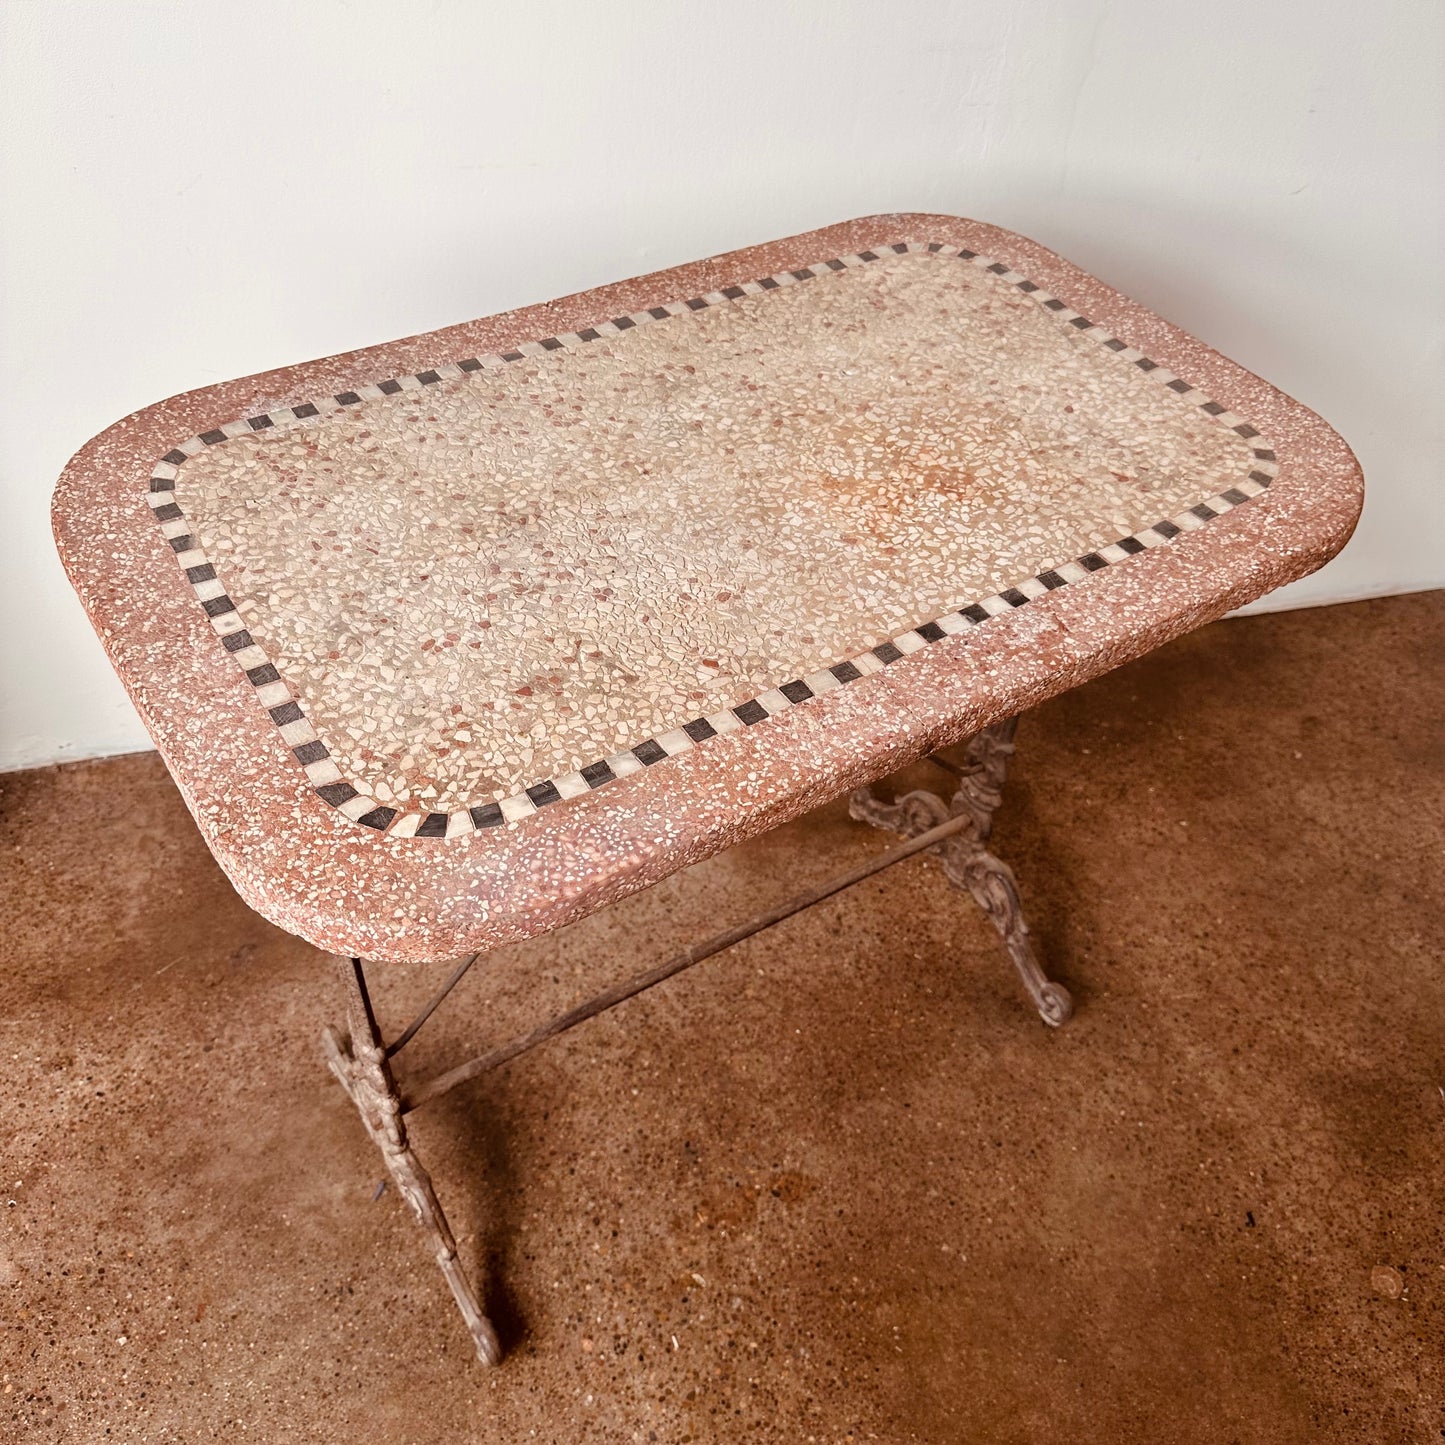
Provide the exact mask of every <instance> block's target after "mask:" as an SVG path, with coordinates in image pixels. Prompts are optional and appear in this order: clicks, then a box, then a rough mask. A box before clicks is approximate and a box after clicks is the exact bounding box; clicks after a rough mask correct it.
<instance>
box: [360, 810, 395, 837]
mask: <svg viewBox="0 0 1445 1445" xmlns="http://www.w3.org/2000/svg"><path fill="white" fill-rule="evenodd" d="M394 817H396V809H395V808H373V809H372V810H371V811H370V812H369V813H363V814H362V815H361V816H360V817H359V818H358V819H357V820H356V821H357V822H358V823H361V824H363V825H364V826H365V827H367V828H375V829H376V831H377V832H378V833H384V832H386V830H387V829H388V828H389V827H391V820H392V819H393V818H394Z"/></svg>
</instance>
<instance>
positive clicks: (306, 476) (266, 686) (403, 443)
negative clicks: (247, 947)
mask: <svg viewBox="0 0 1445 1445" xmlns="http://www.w3.org/2000/svg"><path fill="white" fill-rule="evenodd" d="M1236 264H1237V263H1236ZM1219 284H1225V283H1224V282H1220V283H1219ZM1361 495H1362V489H1361V479H1360V474H1359V469H1358V467H1357V465H1356V463H1355V460H1354V457H1353V456H1352V455H1351V453H1350V450H1349V448H1348V447H1347V446H1346V445H1345V443H1344V442H1343V441H1342V440H1341V439H1340V437H1339V436H1338V435H1337V434H1336V433H1335V432H1333V431H1332V430H1331V429H1330V428H1329V427H1328V426H1327V425H1326V424H1325V423H1324V422H1322V421H1321V420H1320V418H1319V417H1317V416H1315V415H1314V414H1313V413H1312V412H1310V411H1309V410H1307V409H1306V408H1305V407H1303V406H1302V405H1300V404H1299V403H1298V402H1295V401H1293V400H1291V399H1290V398H1289V397H1286V396H1284V395H1283V394H1282V393H1280V392H1279V391H1277V390H1275V389H1274V388H1273V387H1271V386H1269V385H1268V384H1266V383H1265V382H1263V381H1261V380H1260V379H1259V378H1258V377H1256V376H1254V375H1252V374H1251V373H1249V372H1247V371H1245V370H1243V369H1242V368H1241V367H1239V366H1236V365H1235V364H1233V363H1232V362H1230V361H1227V360H1226V359H1225V358H1223V357H1222V356H1220V355H1218V354H1217V353H1216V352H1214V351H1211V350H1210V349H1209V348H1208V347H1206V346H1204V345H1203V344H1202V343H1201V342H1199V341H1196V340H1195V339H1194V338H1192V337H1190V336H1188V335H1186V334H1185V333H1183V332H1182V331H1180V330H1178V329H1177V328H1175V327H1173V326H1170V325H1169V324H1168V323H1166V322H1164V321H1162V320H1160V319H1159V318H1158V317H1156V316H1154V315H1153V314H1152V313H1150V312H1149V311H1147V310H1145V309H1144V308H1143V307H1142V306H1139V305H1137V304H1135V303H1133V302H1131V301H1129V300H1127V299H1126V298H1125V297H1124V296H1122V295H1120V294H1119V293H1118V292H1117V291H1114V290H1112V289H1110V288H1109V287H1107V286H1105V285H1104V284H1103V283H1102V282H1100V281H1098V280H1096V279H1094V278H1093V277H1091V276H1089V275H1087V274H1086V273H1084V272H1082V271H1080V270H1078V269H1077V268H1076V267H1074V266H1071V265H1070V264H1068V263H1067V262H1065V261H1063V260H1062V259H1060V258H1059V257H1058V256H1056V255H1054V254H1053V253H1052V252H1050V251H1047V250H1045V249H1044V248H1043V247H1041V246H1039V245H1037V244H1036V243H1034V242H1032V241H1029V240H1027V239H1025V238H1024V237H1021V236H1018V235H1015V234H1013V233H1011V232H1008V231H1003V230H1000V229H998V228H996V227H992V226H988V225H983V224H980V223H978V222H973V221H966V220H961V219H957V218H955V217H950V216H928V215H887V216H871V217H867V218H865V219H862V220H858V221H851V222H848V223H845V224H843V225H839V226H833V227H829V228H827V229H824V230H820V231H813V232H810V233H808V234H805V235H801V236H794V237H790V238H789V239H787V240H783V241H776V242H773V243H771V244H768V245H763V246H756V247H752V248H750V249H747V250H742V251H735V252H731V253H729V254H727V255H723V256H716V257H712V258H710V259H708V260H705V261H699V262H695V263H693V264H690V265H685V266H679V267H676V268H674V269H672V270H668V271H661V272H657V273H655V274H653V275H650V276H645V277H639V278H636V279H633V280H629V281H623V282H619V283H617V284H615V285H611V286H605V287H600V288H598V289H596V290H593V291H588V292H583V293H581V294H579V295H576V296H571V297H567V298H565V299H563V300H559V301H554V302H550V303H548V304H546V305H541V306H533V307H528V308H524V309H522V310H519V311H512V312H508V313H506V314H504V315H500V316H493V317H488V318H486V319H484V320H481V321H475V322H470V323H466V324H463V325H460V326H454V327H450V328H448V329H445V330H441V331H434V332H430V333H428V334H426V335H423V336H417V337H412V338H409V339H406V340H403V341H396V342H391V343H388V344H385V345H381V346H377V347H373V348H369V349H367V350H364V351H356V352H351V353H348V354H346V355H342V356H335V357H328V358H326V359H324V360H321V361H313V362H309V363H306V364H304V365H300V366H295V367H290V368H285V369H283V370H280V371H274V372H269V373H266V374H264V375H259V376H253V377H247V378H244V379H242V380H239V381H233V382H227V383H225V384H222V385H218V386H211V387H206V388H203V389H201V390H199V391H193V392H189V393H186V394H185V395H183V396H179V397H174V398H172V399H171V400H169V401H165V402H161V403H159V404H158V405H156V406H153V407H150V408H147V409H146V410H144V411H141V412H138V413H136V414H135V415H133V416H130V417H127V418H125V419H124V420H123V421H121V422H118V423H117V424H116V425H115V426H113V427H111V428H110V429H109V430H107V431H106V432H104V433H103V434H102V435H100V436H99V437H97V438H95V440H93V441H92V442H90V443H89V444H88V445H87V446H85V447H84V448H82V450H81V451H80V452H79V453H78V454H77V455H76V456H75V458H74V459H73V460H72V461H71V463H70V464H69V466H68V467H67V468H66V471H65V473H64V475H63V476H62V478H61V481H60V483H59V485H58V487H57V489H56V493H55V498H54V503H53V515H54V524H55V533H56V538H57V542H58V545H59V548H60V552H61V556H62V558H63V560H64V563H65V566H66V569H67V571H68V572H69V574H70V577H71V580H72V582H73V583H74V585H75V587H76V590H77V591H78V592H79V594H80V596H81V599H82V600H83V602H84V604H85V607H86V609H87V611H88V612H89V614H90V617H91V620H92V622H93V623H94V625H95V627H96V630H97V631H98V633H99V634H100V636H101V638H102V640H103V641H104V643H105V646H106V648H107V650H108V652H109V654H110V657H111V660H112V662H113V663H114V665H115V667H116V670H117V671H118V673H119V674H120V676H121V678H122V679H123V681H124V683H125V685H126V687H127V689H128V690H129V692H130V695H131V697H132V699H133V700H134V702H135V704H136V706H137V707H138V709H139V710H140V713H141V716H142V717H143V718H144V720H145V722H146V725H147V726H148V728H149V729H150V731H151V734H152V736H153V737H154V738H155V741H156V744H157V746H158V747H159V749H160V751H161V753H162V755H163V757H164V758H165V760H166V763H167V765H168V766H169V768H170V770H171V772H172V774H173V776H174V777H175V779H176V782H177V784H178V785H179V787H180V789H181V792H182V793H183V795H184V797H185V799H186V802H187V804H188V806H189V807H190V810H191V812H192V814H193V815H194V816H195V819H196V821H197V823H198V824H199V826H200V828H201V831H202V833H203V834H204V835H205V838H206V841H207V843H208V844H209V845H210V847H211V849H212V851H213V852H214V853H215V855H216V857H217V859H218V860H219V861H220V863H221V865H222V867H223V868H224V869H225V870H226V872H227V874H228V875H229V876H230V878H231V880H232V881H233V883H234V884H235V885H236V887H237V888H238V889H239V891H240V892H241V894H242V896H243V897H244V898H245V899H246V900H247V901H248V902H249V903H250V904H251V905H252V906H253V907H254V908H256V909H257V910H258V911H259V912H261V913H262V914H264V915H265V916H266V917H267V918H269V919H271V920H272V921H273V922H275V923H277V924H279V925H280V926H282V927H283V928H287V929H289V930H291V931H292V932H294V933H297V934H300V935H301V936H303V937H305V938H307V939H309V940H310V941H311V942H313V943H315V944H317V945H318V946H320V947H322V948H325V949H329V950H333V951H336V952H341V953H347V954H357V955H362V956H365V957H368V958H379V959H391V960H429V959H437V958H442V957H454V956H456V955H458V954H460V953H463V952H469V951H471V950H473V949H478V948H489V947H491V946H494V945H496V944H499V943H504V942H508V941H514V940H518V939H522V938H525V937H528V936H531V935H533V934H536V933H539V932H543V931H546V930H548V929H550V928H554V927H556V926H558V925H560V924H563V923H565V922H568V921H570V920H572V919H575V918H579V917H582V916H584V915H585V914H587V913H590V912H592V911H594V910H596V909H597V908H600V907H602V906H603V905H605V904H607V903H608V902H610V901H612V900H614V899H616V898H618V897H620V896H622V895H624V894H626V893H629V892H632V891H635V890H636V889H638V888H642V887H645V886H647V885H648V884H651V883H654V882H656V881H658V880H659V879H660V878H662V877H664V876H666V875H667V874H669V873H671V872H673V871H675V870H676V869H678V868H681V867H684V866H686V865H688V864H690V863H693V862H696V861H698V860H699V859H701V858H704V857H706V856H708V855H709V854H711V853H714V852H716V851H718V850H719V849H721V848H723V847H726V846H727V845H729V844H731V843H734V842H737V841H740V840H741V839H743V838H745V837H748V836H750V835H752V834H755V833H757V832H760V831H762V830H764V829H767V828H770V827H773V826H775V825H776V824H779V823H781V822H784V821H786V820H787V819H789V818H792V817H794V816H796V815H797V814H799V813H802V812H804V811H806V810H807V809H810V808H812V807H815V806H817V805H818V804H820V803H822V802H824V801H826V800H827V799H829V798H831V797H833V796H835V795H837V794H839V793H841V792H844V791H846V790H848V789H851V788H853V787H856V786H858V785H860V784H862V783H865V782H869V781H872V780H874V779H877V778H879V777H881V776H883V775H885V774H887V773H889V772H891V771H893V770H895V769H896V768H898V767H899V766H901V765H902V764H904V763H905V762H907V761H909V760H911V759H913V758H915V757H917V756H919V755H920V754H922V753H924V752H928V751H931V750H933V749H935V748H938V747H940V746H944V745H946V744H948V743H950V742H953V741H957V740H959V739H960V738H962V737H965V736H967V735H969V734H971V733H973V732H976V731H978V730H979V729H980V728H982V727H985V726H987V725H989V724H991V723H993V722H997V721H1000V720H1002V719H1003V718H1005V717H1008V716H1011V715H1012V714H1014V713H1017V712H1019V711H1021V710H1022V709H1024V708H1026V707H1029V706H1030V705H1032V704H1034V703H1037V702H1039V701H1042V700H1043V699H1044V698H1046V697H1048V696H1051V695H1052V694H1054V693H1056V692H1059V691H1061V690H1063V689H1064V688H1067V687H1072V686H1074V685H1076V684H1077V683H1080V682H1082V681H1084V680H1085V679H1087V678H1089V677H1091V676H1093V675H1095V674H1097V673H1099V672H1102V671H1104V670H1106V669H1108V668H1110V667H1113V666H1116V665H1117V664H1119V663H1121V662H1124V661H1126V660H1128V659H1130V658H1132V657H1135V656H1137V655H1138V654H1140V653H1142V652H1145V651H1147V650H1148V649H1150V648H1153V647H1156V646H1158V645H1159V644H1160V643H1162V642H1165V641H1167V640H1168V639H1169V638H1171V637H1173V636H1176V635H1177V634H1179V633H1181V632H1183V631H1185V630H1187V629H1189V628H1191V627H1194V626H1197V625H1199V624H1200V623H1202V622H1204V621H1207V620H1209V619H1210V618H1213V617H1216V616H1218V615H1220V614H1221V613H1223V612H1225V611H1227V610H1228V609H1229V608H1231V607H1234V606H1237V605H1239V604H1241V603H1243V602H1246V601H1249V600H1251V599H1253V598H1255V597H1257V596H1259V595H1261V594H1262V593H1264V592H1266V591H1269V590H1270V589H1272V588H1274V587H1277V586H1279V585H1280V584H1282V583H1284V582H1287V581H1290V580H1292V579H1294V578H1296V577H1299V576H1301V575H1303V574H1304V573H1306V572H1309V571H1311V570H1313V569H1314V568H1315V567H1318V566H1319V565H1321V564H1322V563H1323V562H1324V561H1326V560H1327V559H1328V558H1329V557H1330V556H1332V555H1333V554H1334V553H1335V552H1336V551H1337V550H1338V549H1339V548H1340V547H1341V546H1342V545H1343V544H1344V542H1345V540H1346V539H1347V538H1348V536H1349V534H1350V532H1351V530H1352V528H1353V526H1354V523H1355V520H1356V517H1357V515H1358V512H1359V508H1360V503H1361ZM1119 801H1120V805H1121V806H1127V799H1121V800H1119Z"/></svg>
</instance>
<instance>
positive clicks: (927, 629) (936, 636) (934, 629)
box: [913, 622, 948, 642]
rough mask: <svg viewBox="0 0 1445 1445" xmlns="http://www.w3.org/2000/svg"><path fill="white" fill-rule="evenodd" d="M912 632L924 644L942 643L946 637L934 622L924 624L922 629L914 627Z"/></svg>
mask: <svg viewBox="0 0 1445 1445" xmlns="http://www.w3.org/2000/svg"><path fill="white" fill-rule="evenodd" d="M913 630H914V631H915V632H916V633H917V634H918V635H919V636H920V637H921V638H922V639H923V640H924V641H925V642H942V641H943V639H944V638H945V637H947V636H948V634H947V633H946V632H945V631H944V630H943V629H942V628H941V627H940V626H939V625H938V624H937V623H936V622H925V623H924V624H923V626H922V627H915V628H914V629H913Z"/></svg>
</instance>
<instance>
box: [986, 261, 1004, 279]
mask: <svg viewBox="0 0 1445 1445" xmlns="http://www.w3.org/2000/svg"><path fill="white" fill-rule="evenodd" d="M988 269H989V270H990V271H992V272H993V274H994V275H995V276H1002V275H1003V274H1004V273H1005V272H1006V271H1007V270H1008V267H1007V266H1005V265H1004V263H1003V262H1002V261H995V262H994V263H993V265H992V266H990V267H989V268H988Z"/></svg>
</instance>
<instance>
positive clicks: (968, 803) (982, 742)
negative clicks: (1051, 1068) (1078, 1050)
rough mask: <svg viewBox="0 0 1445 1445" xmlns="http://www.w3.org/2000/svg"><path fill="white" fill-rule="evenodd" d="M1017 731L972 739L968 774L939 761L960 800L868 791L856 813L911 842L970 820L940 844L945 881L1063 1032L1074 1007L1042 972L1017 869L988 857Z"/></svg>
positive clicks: (855, 804) (856, 802) (1012, 725)
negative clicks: (972, 907) (994, 933)
mask: <svg viewBox="0 0 1445 1445" xmlns="http://www.w3.org/2000/svg"><path fill="white" fill-rule="evenodd" d="M1017 727H1018V719H1017V718H1016V717H1015V718H1010V719H1009V720H1008V721H1007V722H1005V723H1000V724H999V725H998V726H997V727H992V728H986V729H985V730H984V731H983V732H981V733H978V734H976V735H975V736H974V737H972V738H970V739H969V740H968V742H967V744H965V752H966V754H967V756H968V760H969V764H970V766H968V767H964V768H960V767H959V766H958V765H957V764H954V763H951V762H949V761H948V760H947V759H945V758H935V759H933V761H935V762H938V763H941V764H942V765H943V766H944V767H945V768H946V769H947V770H948V771H949V772H951V773H953V775H954V776H955V778H957V780H958V787H957V789H956V790H955V791H954V794H953V797H952V798H950V799H948V800H946V801H945V800H944V799H943V798H941V797H939V795H938V794H937V793H930V792H928V791H926V790H924V789H921V788H920V789H917V790H915V791H914V792H911V793H905V794H904V795H903V796H902V797H901V798H898V799H896V800H895V801H893V802H891V803H890V802H886V801H884V800H883V799H882V798H879V797H878V796H877V794H875V793H874V791H873V789H872V788H871V787H867V788H859V789H857V790H856V791H855V792H854V793H852V794H851V795H850V797H849V799H848V811H849V813H850V814H851V815H852V816H853V817H854V818H856V819H857V820H858V821H859V822H860V823H871V824H872V825H873V826H874V827H877V828H888V829H890V830H891V831H892V832H895V833H902V834H904V835H905V836H906V837H914V836H916V835H918V834H920V833H923V832H925V831H926V830H928V829H931V828H936V827H937V826H938V825H939V824H940V823H942V822H944V821H945V820H947V819H948V818H951V817H953V818H956V817H963V818H966V819H967V823H966V825H965V826H964V827H963V828H962V829H961V830H960V831H959V832H957V833H955V834H953V835H952V836H950V837H949V838H947V839H945V840H944V841H943V842H941V843H939V844H938V845H937V849H936V851H937V853H938V856H939V861H940V862H941V863H942V865H943V873H944V876H945V877H946V878H947V879H948V881H949V882H950V883H952V884H953V885H954V887H956V888H962V889H966V890H967V891H968V892H969V893H971V894H972V895H973V898H974V901H975V902H976V903H977V904H978V906H979V907H980V908H982V909H983V911H984V912H985V913H986V914H987V915H988V917H989V921H990V922H991V923H992V924H993V926H994V927H995V928H996V929H998V931H999V935H1000V936H1001V937H1002V939H1003V941H1004V947H1005V948H1007V949H1008V952H1009V957H1010V958H1012V959H1013V962H1014V967H1015V968H1016V969H1017V970H1018V975H1019V978H1020V979H1021V980H1022V981H1023V986H1024V988H1025V989H1026V990H1027V992H1028V996H1029V998H1030V999H1031V1000H1032V1002H1033V1005H1034V1007H1035V1008H1036V1009H1037V1010H1038V1011H1039V1017H1040V1018H1041V1019H1043V1021H1044V1022H1045V1023H1046V1024H1049V1025H1050V1026H1052V1027H1054V1028H1058V1027H1059V1026H1060V1025H1062V1024H1065V1023H1067V1022H1068V1021H1069V1019H1070V1017H1071V1016H1072V1015H1073V1012H1074V1001H1073V999H1072V998H1071V997H1070V996H1069V991H1068V990H1067V989H1066V988H1065V987H1064V986H1063V985H1062V984H1060V983H1056V982H1054V981H1053V980H1052V979H1050V978H1049V976H1048V975H1047V974H1046V973H1045V972H1044V971H1043V969H1042V967H1041V966H1040V965H1039V961H1038V958H1037V957H1036V955H1035V954H1034V949H1033V944H1032V942H1031V941H1030V939H1029V926H1028V924H1027V923H1026V922H1025V921H1024V916H1023V905H1022V904H1021V902H1020V901H1019V890H1018V883H1017V881H1016V880H1015V878H1014V875H1013V870H1012V869H1011V868H1010V867H1009V866H1008V864H1007V863H1005V862H1003V860H1002V859H1000V858H998V857H996V856H995V855H994V854H993V853H991V852H989V850H988V840H989V835H990V834H991V833H992V831H993V815H994V813H995V812H996V811H997V810H998V806H999V804H1000V802H1002V800H1003V784H1004V778H1005V776H1006V774H1007V772H1008V760H1009V758H1010V757H1011V756H1012V755H1013V751H1014V741H1013V740H1014V732H1015V730H1016V729H1017Z"/></svg>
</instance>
